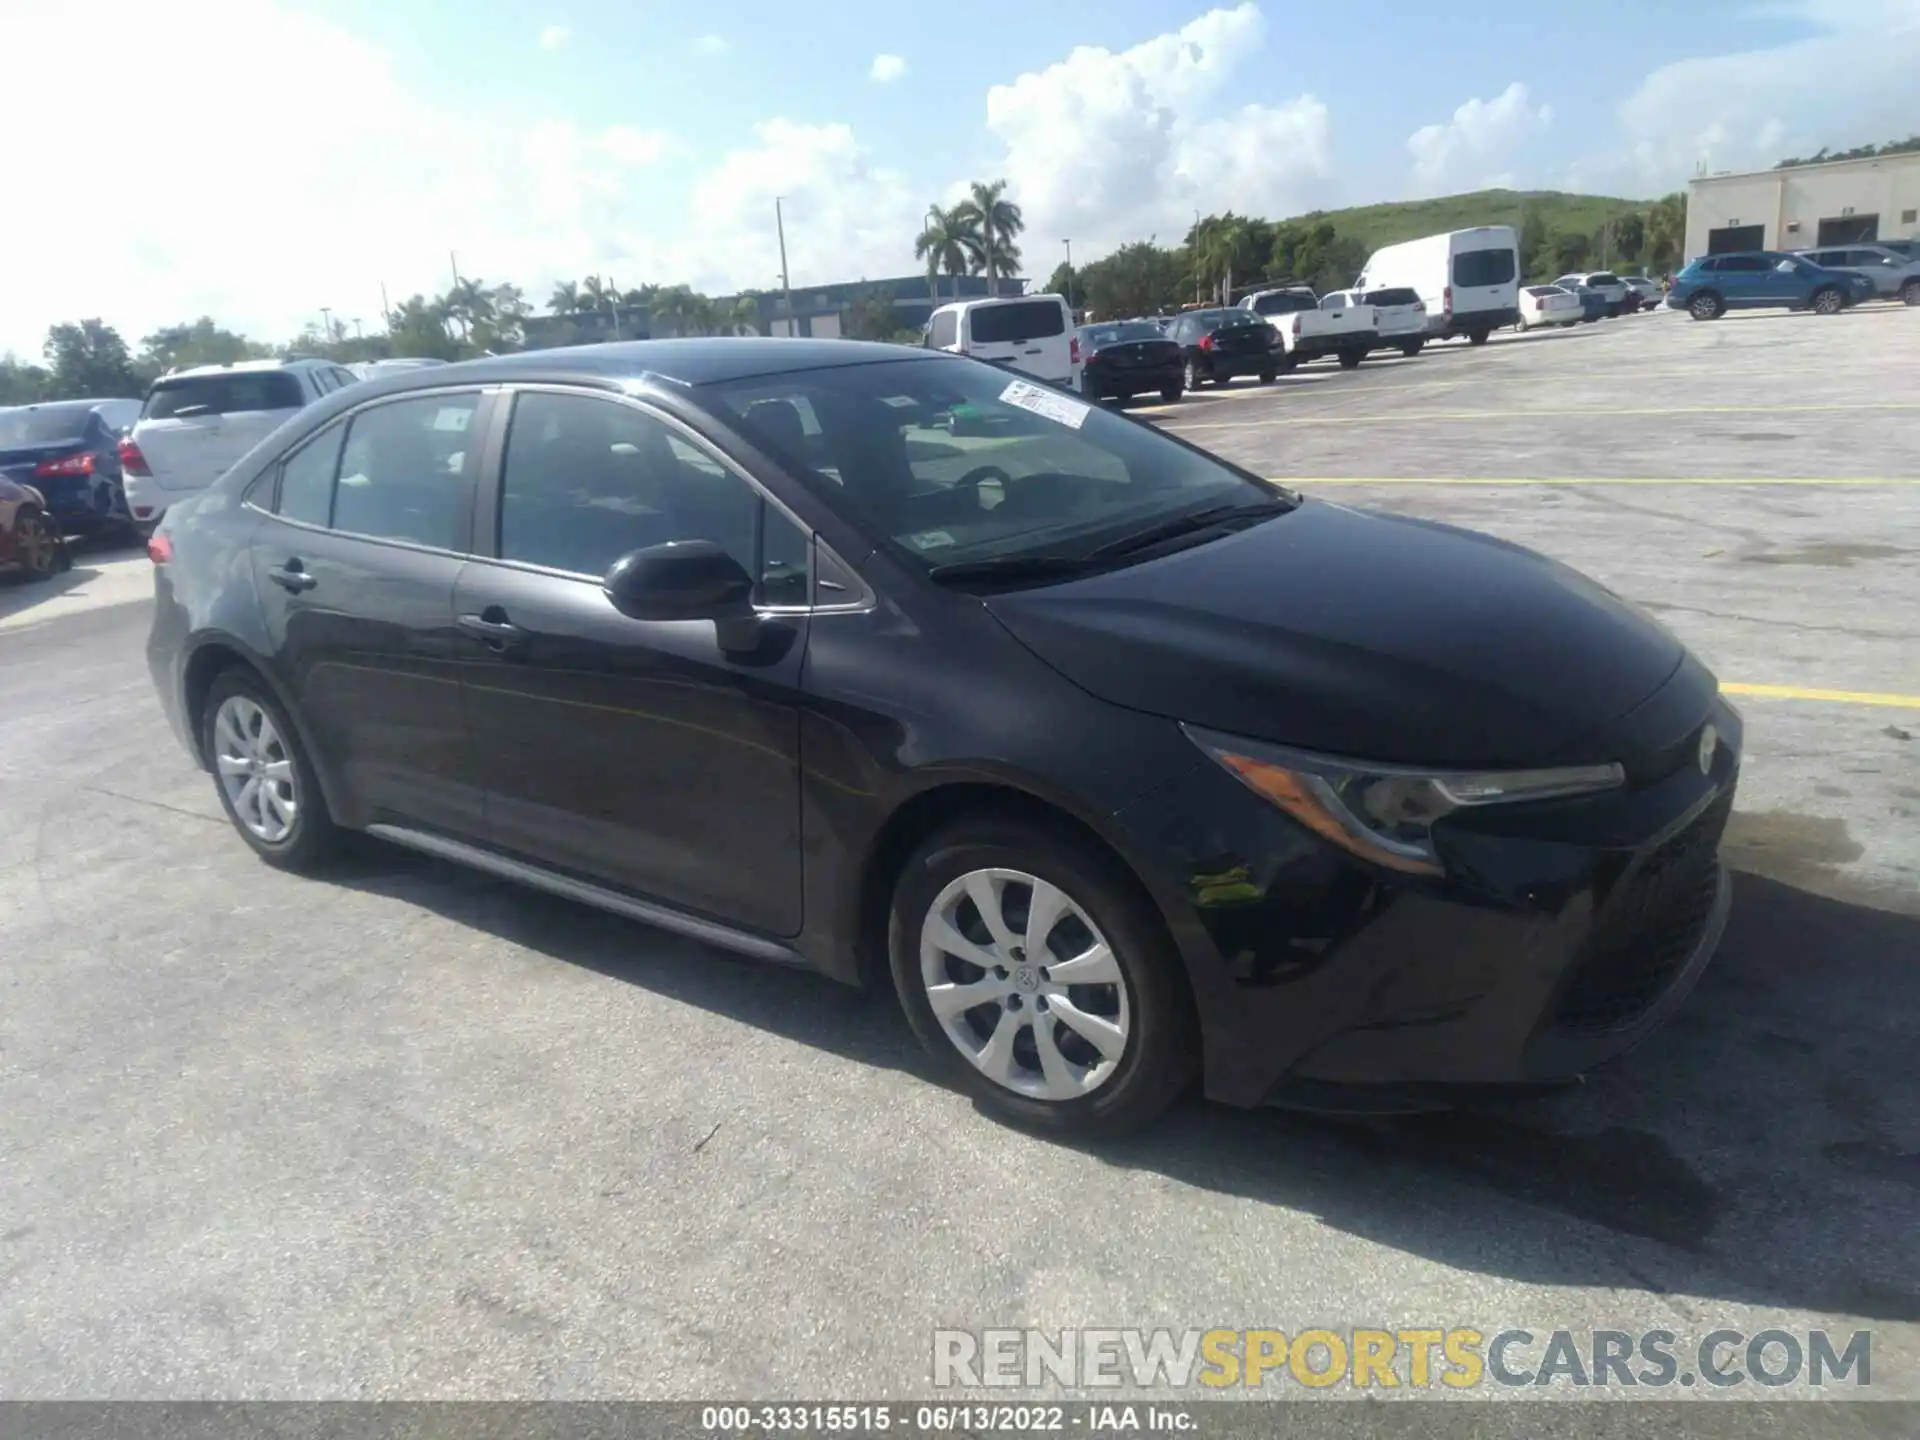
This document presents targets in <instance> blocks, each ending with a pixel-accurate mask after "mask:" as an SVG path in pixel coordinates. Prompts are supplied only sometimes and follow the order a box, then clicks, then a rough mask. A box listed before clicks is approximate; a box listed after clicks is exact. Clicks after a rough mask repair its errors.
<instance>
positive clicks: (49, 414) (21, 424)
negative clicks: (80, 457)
mask: <svg viewBox="0 0 1920 1440" xmlns="http://www.w3.org/2000/svg"><path fill="white" fill-rule="evenodd" d="M96 403H97V402H95V401H92V400H83V401H79V402H77V403H74V404H68V405H34V406H31V407H22V408H21V409H18V410H0V450H12V449H14V448H15V447H17V446H22V445H53V444H56V443H58V442H59V441H62V440H78V439H80V437H81V436H83V435H85V434H86V433H87V416H89V415H91V414H92V413H93V407H94V405H95V404H96Z"/></svg>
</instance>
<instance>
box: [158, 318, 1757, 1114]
mask: <svg viewBox="0 0 1920 1440" xmlns="http://www.w3.org/2000/svg"><path fill="white" fill-rule="evenodd" d="M1254 319H1255V323H1256V324H1260V325H1261V328H1263V329H1265V328H1266V327H1265V325H1264V322H1260V321H1259V320H1258V317H1254ZM962 408H964V409H967V410H969V411H971V412H972V413H974V414H976V415H978V416H980V417H981V418H982V420H983V422H984V426H985V429H986V431H987V433H988V437H989V439H988V441H982V442H980V443H971V444H962V443H960V442H958V441H957V440H956V439H955V437H954V435H953V432H952V430H951V427H950V425H949V424H948V420H949V417H950V416H951V415H952V414H953V413H954V412H955V411H956V410H957V409H962ZM989 442H990V443H989ZM152 554H153V558H154V560H155V562H156V568H155V605H154V618H153V631H152V635H151V639H150V641H149V645H148V659H149V663H150V665H151V668H152V672H153V678H154V682H155V684H156V686H157V687H158V691H159V695H160V699H161V702H162V704H163V706H164V707H165V710H166V713H167V715H168V717H169V719H170V720H171V721H172V724H173V727H174V729H175V731H176V732H177V734H178V735H179V737H180V739H181V741H182V743H184V744H185V745H186V746H187V748H188V749H189V750H190V751H191V752H192V754H193V755H194V757H195V758H196V759H197V760H198V761H199V762H200V763H201V764H202V765H203V766H205V767H206V768H207V769H208V770H209V771H211V772H212V774H213V775H214V777H215V778H216V782H217V786H218V793H219V796H220V802H221V804H222V805H223V806H224V808H225V810H226V813H227V815H228V816H229V818H230V819H231V820H232V822H233V824H234V827H235V829H236V830H237V831H238V833H239V835H240V836H241V838H242V839H244V840H245V842H246V843H247V844H248V845H250V846H251V847H252V848H253V849H254V851H255V852H257V853H258V854H259V855H260V856H261V857H262V858H263V859H265V860H266V861H267V862H269V863H271V864H274V865H280V866H286V867H289V868H295V867H305V866H310V865H314V864H317V863H318V862H319V861H320V860H321V859H322V858H323V856H324V854H325V852H326V851H327V849H328V847H329V846H330V845H332V844H333V843H334V842H335V841H336V840H337V839H338V837H339V834H340V832H341V831H342V830H361V831H366V832H369V833H371V834H373V835H376V836H380V837H382V838H384V839H386V840H389V841H392V842H395V843H397V844H400V845H403V846H409V847H412V848H413V849H416V850H420V851H424V852H426V853H428V854H431V855H436V856H441V857H444V858H446V859H449V860H453V861H456V862H459V863H461V864H464V865H469V866H473V867H476V868H478V869H480V870H483V871H487V872H490V873H492V874H494V875H498V876H504V877H507V878H509V879H512V880H516V881H520V882H523V883H525V884H529V885H534V886H539V887H542V888H544V889H547V890H550V891H555V892H557V893H559V894H562V895H566V896H570V897H573V898H574V899H577V900H580V901H584V902H586V903H588V904H592V905H598V906H601V907H604V908H606V909H609V910H613V911H617V912H619V913H621V914H624V915H628V916H632V917H635V918H637V919H640V920H643V921H646V922H649V923H651V924H654V925H658V926H662V927H665V928H668V929H671V930H675V931H679V932H681V933H683V934H687V935H692V936H697V937H699V938H701V939H703V940H706V941H709V942H711V943H712V944H714V945H717V946H722V947H726V948H728V949H731V950H734V951H738V952H742V953H744V954H747V955H753V956H759V957H762V958H764V959H768V960H774V961H780V962H787V963H795V964H801V965H806V966H811V967H813V968H816V969H818V970H820V971H823V972H824V973H826V974H827V975H830V976H832V977H834V978H835V979H838V980H843V981H846V982H849V983H854V984H861V983H869V982H881V983H885V982H886V981H888V980H890V981H891V984H892V986H893V987H894V988H895V989H896V990H897V992H898V994H899V996H900V999H901V1001H902V1003H903V1005H904V1007H905V1009H906V1012H907V1015H908V1018H909V1019H910V1021H911V1022H912V1024H913V1026H914V1028H915V1030H916V1031H917V1033H918V1034H919V1035H920V1037H921V1038H922V1040H923V1041H924V1042H925V1043H926V1045H927V1046H928V1048H929V1050H930V1051H931V1053H932V1054H933V1055H934V1056H935V1057H936V1058H937V1060H938V1061H940V1062H941V1063H942V1064H943V1065H945V1066H946V1067H947V1069H948V1072H949V1073H950V1074H952V1075H953V1076H955V1077H956V1078H957V1080H958V1081H959V1082H960V1083H962V1084H964V1085H965V1086H967V1087H969V1088H970V1089H971V1090H972V1092H973V1093H974V1094H975V1095H977V1096H978V1097H979V1098H980V1099H981V1100H982V1102H983V1103H985V1104H986V1105H988V1106H990V1107H991V1108H993V1109H994V1110H996V1111H997V1112H998V1113H1000V1114H1002V1115H1004V1116H1007V1117H1010V1118H1012V1119H1015V1120H1018V1121H1021V1122H1023V1123H1028V1124H1033V1125H1038V1126H1042V1127H1046V1128H1051V1129H1054V1130H1058V1131H1080V1132H1090V1131H1111V1130H1119V1129H1124V1128H1126V1127H1128V1126H1132V1125H1137V1124H1139V1123H1142V1122H1143V1121H1145V1120H1147V1119H1148V1118H1150V1117H1151V1116H1152V1115H1154V1114H1155V1113H1156V1112H1158V1111H1159V1110H1160V1108H1161V1107H1162V1106H1164V1105H1165V1104H1167V1103H1168V1101H1169V1100H1171V1099H1172V1098H1173V1097H1174V1096H1175V1095H1176V1094H1177V1093H1179V1091H1180V1090H1181V1089H1182V1087H1183V1086H1184V1085H1185V1084H1186V1083H1187V1081H1188V1080H1189V1078H1190V1077H1192V1076H1194V1075H1196V1074H1198V1075H1199V1077H1200V1078H1201V1079H1202V1080H1203V1082H1204V1085H1205V1088H1206V1091H1207V1093H1208V1094H1209V1095H1211V1096H1213V1097H1215V1098H1217V1099H1220V1100H1223V1101H1228V1102H1232V1103H1236V1104H1243V1105H1245V1104H1256V1103H1260V1102H1264V1101H1276V1102H1289V1103H1307V1104H1315V1105H1339V1106H1342V1107H1352V1106H1356V1105H1357V1106H1360V1107H1363V1108H1370V1107H1379V1106H1386V1107H1391V1108H1404V1107H1406V1106H1408V1105H1431V1104H1434V1103H1439V1102H1441V1101H1442V1100H1444V1099H1446V1098H1448V1097H1452V1096H1457V1095H1459V1094H1461V1093H1463V1090H1462V1087H1466V1093H1471V1092H1472V1091H1473V1090H1474V1089H1477V1088H1478V1087H1481V1086H1485V1085H1489V1084H1521V1083H1542V1082H1557V1081H1565V1080H1567V1079H1569V1078H1571V1077H1573V1076H1576V1075H1578V1074H1579V1073H1580V1072H1582V1071H1584V1070H1585V1069H1587V1068H1588V1067H1590V1066H1592V1065H1594V1064H1596V1063H1598V1062H1600V1061H1602V1060H1605V1059H1607V1058H1609V1057H1611V1056H1614V1055H1617V1054H1619V1053H1620V1052H1621V1051H1623V1050H1625V1049H1626V1048H1627V1047H1629V1046H1630V1045H1632V1044H1633V1043H1634V1042H1635V1041H1637V1040H1639V1039H1640V1038H1641V1037H1643V1036H1644V1035H1646V1034H1647V1033H1649V1032H1650V1031H1651V1030H1652V1029H1653V1028H1654V1027H1655V1026H1657V1025H1658V1024H1659V1023H1660V1022H1661V1020H1662V1019H1664V1018H1665V1017H1666V1016H1667V1015H1668V1014H1670V1013H1671V1012H1672V1011H1673V1009H1674V1008H1675V1007H1676V1006H1677V1005H1678V1004H1679V1003H1680V1001H1681V999H1682V997H1684V996H1685V994H1686V993H1687V990H1688V988H1689V987H1690V986H1691V984H1692V983H1693V980H1694V978H1695V977H1696V976H1697V975H1698V974H1699V972H1700V970H1701V967H1702V966H1703V965H1704V964H1705V963H1706V961H1707V958H1708V956H1709V955H1710V954H1711V953H1712V951H1713V948H1714V946H1715V943H1716V941H1717V940H1718V938H1719V935H1720V931H1721V926H1722V924H1723V923H1724V919H1725V915H1726V909H1727V893H1728V892H1727V886H1726V881H1725V877H1724V875H1723V873H1722V871H1721V868H1720V866H1719V864H1718V860H1717V850H1718V846H1719V841H1720V834H1721V829H1722V827H1723V826H1724V825H1725V823H1726V819H1727V815H1728V812H1729V810H1730V809H1731V807H1732V803H1733V792H1734V784H1735V778H1736V775H1737V772H1738V766H1739V758H1740V742H1741V723H1740V719H1739V716H1738V715H1737V714H1736V713H1735V712H1734V711H1733V710H1732V709H1731V708H1730V707H1729V706H1727V705H1726V704H1725V703H1724V702H1723V701H1722V700H1721V699H1720V697H1719V694H1718V687H1717V686H1716V684H1715V682H1714V679H1713V676H1712V675H1711V674H1709V673H1708V671H1707V670H1706V668H1705V667H1704V666H1702V665H1701V664H1700V662H1699V661H1698V660H1696V659H1695V658H1694V657H1693V656H1692V655H1690V654H1689V653H1688V652H1687V651H1686V650H1685V648H1684V647H1682V646H1681V645H1680V643H1679V642H1678V641H1677V640H1675V639H1674V638H1673V636H1671V635H1670V634H1668V633H1667V632H1666V631H1665V630H1663V629H1662V628H1661V627H1660V626H1658V625H1657V624H1655V623H1654V622H1653V621H1651V620H1650V619H1648V618H1647V617H1646V616H1645V615H1643V614H1642V613H1641V612H1640V611H1638V610H1636V609H1635V608H1634V607H1632V606H1630V605H1628V604H1626V603H1625V602H1623V601H1621V600H1619V599H1617V598H1616V597H1615V596H1613V595H1612V594H1611V593H1609V592H1608V591H1606V590H1604V589H1602V588H1601V587H1600V586H1598V585H1596V584H1594V583H1592V582H1591V581H1589V580H1586V579H1584V578H1583V577H1582V576H1580V575H1578V574H1576V573H1575V572H1574V571H1572V570H1569V569H1568V568H1567V567H1565V566H1564V565H1560V564H1558V563H1556V562H1554V561H1551V560H1548V559H1545V558H1543V557H1541V556H1539V555H1535V554H1532V553H1530V552H1528V551H1526V550H1522V549H1520V548H1519V547H1517V546H1514V545H1510V544H1507V543H1505V542H1503V541H1498V540H1493V539H1489V538H1486V537H1483V536H1479V535H1475V534H1472V533H1470V532H1467V531H1464V530H1456V529H1453V528H1451V527H1448V526H1444V525H1438V524H1434V523H1431V522H1429V521H1424V520H1415V519H1410V518H1400V517H1394V516H1389V515H1381V514H1369V513H1367V512H1364V511H1360V510H1355V509H1351V508H1348V507H1346V506H1341V505H1332V504H1327V503H1324V502H1319V501H1315V500H1312V499H1302V498H1301V497H1299V496H1297V495H1295V494H1292V493H1290V492H1289V491H1286V490H1284V489H1281V488H1278V487H1276V486H1274V485H1272V484H1270V483H1268V482H1266V481H1264V480H1262V479H1260V478H1258V477H1256V476H1252V475H1249V474H1247V473H1245V472H1244V471H1241V470H1238V469H1236V468H1235V467H1233V466H1231V465H1229V464H1227V463H1226V462H1224V461H1221V460H1219V459H1217V458H1215V457H1213V456H1211V455H1208V454H1207V453H1205V452H1204V451H1201V450H1198V449H1195V448H1193V447H1191V446H1189V445H1186V444H1183V443H1182V442H1180V441H1179V440H1176V439H1173V438H1171V437H1169V436H1167V435H1165V434H1163V433H1161V432H1159V431H1157V430H1155V429H1154V428H1153V427H1151V426H1148V425H1145V424H1141V423H1138V422H1135V421H1133V420H1130V419H1128V418H1126V417H1124V416H1122V415H1117V414H1114V413H1112V412H1110V411H1107V410H1103V409H1101V408H1100V407H1098V406H1095V405H1089V404H1088V403H1086V402H1085V401H1083V400H1081V399H1079V398H1078V397H1075V396H1072V395H1069V394H1066V393H1063V392H1061V391H1059V390H1056V389H1053V388H1051V387H1047V386H1042V385H1036V384H1032V383H1030V382H1028V381H1025V380H1023V379H1020V378H1018V377H1009V375H1008V374H1007V372H1006V371H1005V370H1003V369H999V368H997V367H994V366H991V365H986V364H982V363H980V362H977V361H974V360H969V359H964V358H961V357H958V356H952V355H943V354H937V353H931V352H929V353H921V352H914V351H907V350H903V349H901V348H899V347H897V346H888V345H860V344H856V343H853V342H849V341H840V340H824V341H810V340H757V339H715V340H675V341H657V342H650V343H641V344H628V345H609V346H598V347H590V348H583V349H573V350H563V351H549V352H545V353H536V354H530V355H519V356H512V357H502V358H499V359H492V360H481V361H475V362H470V363H467V364H461V365H452V366H447V367H444V368H440V369H435V370H431V371H423V372H419V373H417V374H415V375H411V376H403V377H399V378H396V379H392V380H375V381H370V382H367V383H365V384H362V385H358V386H355V387H353V388H351V389H348V390H344V391H341V392H338V393H336V394H334V395H331V396H328V397H326V398H325V399H323V400H321V401H320V402H318V403H317V404H315V405H313V406H310V407H308V408H307V409H306V410H303V411H302V412H301V413H300V414H299V415H298V416H297V417H296V418H295V419H293V420H292V421H289V422H288V423H287V424H285V425H283V426H281V428H280V429H279V430H277V431H276V432H274V434H273V435H272V436H270V437H269V438H268V439H267V440H266V441H264V442H263V443H262V444H260V445H259V446H258V447H257V448H255V449H254V450H253V451H252V452H251V453H250V454H249V455H247V456H245V457H244V458H243V459H242V460H241V461H240V462H239V463H238V464H237V465H235V466H234V467H233V468H232V469H231V470H230V471H229V472H228V473H227V474H226V475H225V476H223V477H222V478H221V479H220V480H218V481H216V482H215V483H214V485H213V486H212V487H211V488H210V489H209V490H207V491H206V492H204V493H203V494H202V495H199V496H196V497H192V498H190V499H187V500H185V501H184V502H183V503H181V504H179V505H176V506H175V507H173V508H172V509H171V510H169V512H168V515H167V518H166V520H165V522H164V523H163V524H162V526H161V527H160V529H159V531H158V532H157V533H156V534H155V535H154V537H153V540H152Z"/></svg>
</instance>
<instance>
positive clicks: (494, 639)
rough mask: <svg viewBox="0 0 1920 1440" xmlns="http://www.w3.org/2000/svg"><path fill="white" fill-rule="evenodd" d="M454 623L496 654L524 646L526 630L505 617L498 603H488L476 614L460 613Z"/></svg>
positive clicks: (508, 652)
mask: <svg viewBox="0 0 1920 1440" xmlns="http://www.w3.org/2000/svg"><path fill="white" fill-rule="evenodd" d="M455 623H456V624H457V625H459V627H460V628H461V629H462V630H464V631H466V632H467V634H469V635H471V636H473V637H474V638H475V639H476V640H478V641H480V643H481V644H483V645H485V646H486V647H487V648H488V649H489V650H491V651H493V652H494V653H495V654H497V655H510V654H513V653H515V652H516V651H519V650H522V649H524V648H525V647H526V643H527V632H526V631H524V630H522V629H521V628H520V627H519V626H518V625H515V624H514V623H513V622H512V621H511V620H509V619H507V612H506V611H504V610H502V609H501V608H500V607H499V606H498V605H489V606H488V607H487V608H486V609H485V610H484V611H482V612H481V613H480V614H478V615H462V616H461V617H460V618H459V620H457V621H456V622H455Z"/></svg>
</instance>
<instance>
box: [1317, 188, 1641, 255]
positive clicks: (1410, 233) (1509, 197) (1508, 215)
mask: <svg viewBox="0 0 1920 1440" xmlns="http://www.w3.org/2000/svg"><path fill="white" fill-rule="evenodd" d="M1650 204H1651V202H1650V201H1646V200H1622V199H1619V198H1617V197H1615V196H1612V195H1570V194H1568V193H1567V192H1566V191H1564V190H1475V191H1472V192H1470V193H1469V194H1466V195H1441V196H1438V197H1437V198H1435V199H1432V200H1391V201H1388V202H1387V203H1385V204H1382V205H1355V206H1352V207H1351V208H1349V209H1346V210H1325V211H1316V212H1315V213H1314V214H1312V215H1307V216H1302V217H1299V218H1300V219H1304V220H1307V221H1315V220H1328V221H1331V222H1332V223H1333V225H1334V227H1335V228H1336V229H1337V230H1339V232H1340V233H1341V234H1342V235H1351V236H1353V237H1354V238H1355V239H1356V240H1359V241H1360V242H1361V243H1362V244H1363V245H1365V246H1366V247H1367V249H1368V250H1378V249H1379V248H1380V247H1381V246H1382V245H1397V244H1399V243H1400V242H1401V241H1402V240H1416V239H1418V238H1419V237H1420V236H1422V235H1438V234H1440V233H1442V232H1443V231H1447V230H1468V229H1471V228H1472V227H1473V226H1475V225H1511V226H1513V228H1514V229H1515V230H1518V229H1519V228H1520V221H1521V219H1522V217H1523V216H1524V215H1525V214H1526V213H1527V212H1528V211H1529V210H1532V211H1534V212H1535V213H1537V214H1538V215H1539V216H1540V219H1541V221H1542V222H1543V223H1544V224H1545V225H1546V227H1547V229H1548V230H1549V231H1553V232H1562V231H1565V232H1571V233H1575V234H1581V235H1591V234H1593V233H1594V232H1595V231H1597V230H1598V229H1599V228H1600V226H1601V225H1602V224H1604V223H1605V222H1606V221H1608V220H1610V219H1612V218H1613V217H1614V216H1616V215H1621V214H1625V213H1627V212H1629V211H1635V210H1640V211H1644V210H1646V209H1647V208H1648V206H1649V205H1650Z"/></svg>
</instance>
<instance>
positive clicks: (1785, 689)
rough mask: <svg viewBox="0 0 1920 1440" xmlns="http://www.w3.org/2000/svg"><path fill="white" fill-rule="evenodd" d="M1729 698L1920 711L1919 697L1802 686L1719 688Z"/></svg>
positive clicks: (1738, 686)
mask: <svg viewBox="0 0 1920 1440" xmlns="http://www.w3.org/2000/svg"><path fill="white" fill-rule="evenodd" d="M1720 688H1721V689H1722V690H1724V691H1726V693H1727V694H1729V695H1753V696H1758V697H1760V698H1762V699H1766V700H1826V701H1830V702H1832V703H1834V704H1838V705H1891V706H1893V707H1894V708H1896V709H1900V710H1920V695H1888V694H1884V693H1882V692H1880V691H1878V690H1810V689H1808V688H1806V687H1805V686H1802V685H1735V684H1724V685H1722V686H1721V687H1720Z"/></svg>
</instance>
